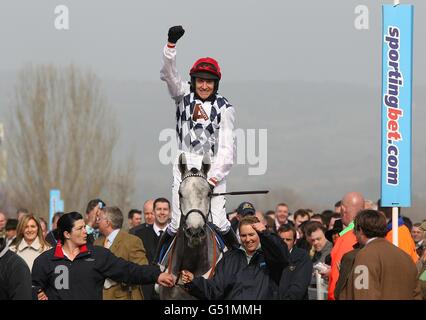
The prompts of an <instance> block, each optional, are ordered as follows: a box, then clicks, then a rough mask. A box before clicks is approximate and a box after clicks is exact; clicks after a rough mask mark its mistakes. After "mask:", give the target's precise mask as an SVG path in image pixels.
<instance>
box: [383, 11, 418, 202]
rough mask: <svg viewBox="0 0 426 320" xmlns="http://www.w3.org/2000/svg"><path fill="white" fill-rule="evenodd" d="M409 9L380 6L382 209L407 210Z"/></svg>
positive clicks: (411, 47)
mask: <svg viewBox="0 0 426 320" xmlns="http://www.w3.org/2000/svg"><path fill="white" fill-rule="evenodd" d="M413 12H414V8H413V6H412V5H398V6H395V7H394V6H393V5H384V6H383V30H382V32H383V34H382V36H383V38H382V39H383V57H382V73H383V75H382V183H381V192H382V194H381V198H382V203H383V206H386V207H409V206H411V97H412V90H411V89H412V64H413Z"/></svg>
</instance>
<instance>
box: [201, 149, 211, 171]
mask: <svg viewBox="0 0 426 320" xmlns="http://www.w3.org/2000/svg"><path fill="white" fill-rule="evenodd" d="M210 162H211V161H210V157H209V156H208V154H205V155H204V157H203V163H202V165H201V171H202V172H203V174H204V175H205V176H207V172H209V170H210V167H211V164H210Z"/></svg>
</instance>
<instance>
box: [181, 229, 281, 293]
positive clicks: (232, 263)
mask: <svg viewBox="0 0 426 320" xmlns="http://www.w3.org/2000/svg"><path fill="white" fill-rule="evenodd" d="M259 237H260V243H261V249H259V250H258V251H257V252H256V253H255V254H254V255H253V257H252V258H251V260H250V263H248V262H247V257H246V253H245V251H243V250H242V249H235V250H231V251H228V252H226V253H225V254H224V256H223V258H222V259H221V260H220V261H219V262H218V264H217V266H216V271H215V274H214V276H213V278H212V279H204V278H203V277H196V278H194V280H193V281H192V282H191V283H189V284H188V285H187V288H188V291H189V293H190V294H192V295H193V296H195V297H197V298H199V299H204V300H206V299H207V300H218V299H226V300H270V299H277V298H278V284H279V281H280V277H281V274H282V271H283V269H284V268H285V267H286V266H287V264H288V255H289V253H288V250H287V246H285V245H284V246H283V244H282V241H281V239H280V238H279V237H278V236H277V235H276V234H275V233H271V232H269V231H264V232H262V233H259Z"/></svg>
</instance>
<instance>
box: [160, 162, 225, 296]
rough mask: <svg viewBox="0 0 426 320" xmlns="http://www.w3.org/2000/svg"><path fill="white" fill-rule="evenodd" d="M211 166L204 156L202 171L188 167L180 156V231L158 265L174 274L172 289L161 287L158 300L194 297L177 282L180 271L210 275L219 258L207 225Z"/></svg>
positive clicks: (218, 247)
mask: <svg viewBox="0 0 426 320" xmlns="http://www.w3.org/2000/svg"><path fill="white" fill-rule="evenodd" d="M209 169H210V163H209V161H208V159H207V158H206V157H205V158H203V162H202V166H201V170H198V169H196V168H191V169H188V168H187V165H186V159H185V155H184V154H181V156H180V157H179V170H180V172H181V174H182V182H181V184H180V188H179V198H180V200H179V203H180V211H181V219H180V226H179V230H178V232H177V234H176V237H175V239H174V241H173V243H172V245H171V246H170V248H169V250H168V253H167V254H166V255H165V256H164V258H163V260H162V263H161V265H162V266H164V267H165V268H166V270H167V271H168V272H170V273H172V274H173V275H174V276H175V277H176V285H175V286H174V287H173V288H166V287H160V288H159V293H160V299H162V300H164V299H195V298H194V297H193V296H191V295H190V294H188V293H187V291H185V290H184V287H183V284H182V282H181V281H180V272H181V270H189V271H191V272H192V273H193V274H194V275H195V276H205V277H209V276H210V275H213V272H214V268H215V265H216V263H217V261H218V260H219V259H220V257H221V253H222V249H221V245H220V242H218V241H217V240H216V238H215V232H214V231H213V228H211V227H210V226H208V225H207V221H208V219H209V213H210V198H211V195H212V190H211V188H210V185H209V183H208V182H207V173H208V171H209Z"/></svg>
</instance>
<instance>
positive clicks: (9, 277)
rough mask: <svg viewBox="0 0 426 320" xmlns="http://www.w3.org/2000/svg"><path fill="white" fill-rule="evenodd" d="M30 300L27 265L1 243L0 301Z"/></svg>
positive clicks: (29, 281)
mask: <svg viewBox="0 0 426 320" xmlns="http://www.w3.org/2000/svg"><path fill="white" fill-rule="evenodd" d="M0 240H1V241H3V239H0ZM31 298H32V296H31V273H30V269H29V268H28V265H27V264H26V262H25V261H24V259H22V258H21V257H20V256H18V255H17V254H16V253H15V252H12V251H10V250H9V248H8V247H7V246H4V243H3V244H2V245H0V300H31Z"/></svg>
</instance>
